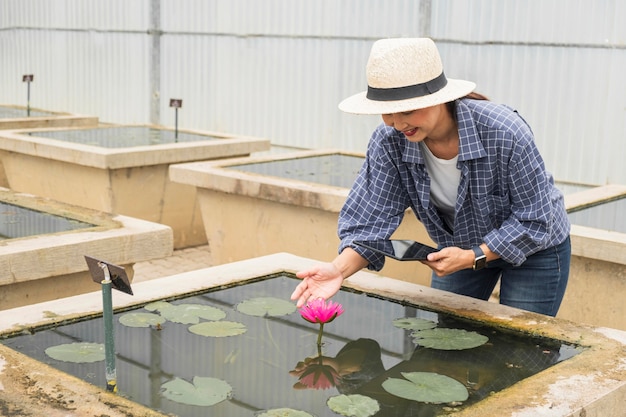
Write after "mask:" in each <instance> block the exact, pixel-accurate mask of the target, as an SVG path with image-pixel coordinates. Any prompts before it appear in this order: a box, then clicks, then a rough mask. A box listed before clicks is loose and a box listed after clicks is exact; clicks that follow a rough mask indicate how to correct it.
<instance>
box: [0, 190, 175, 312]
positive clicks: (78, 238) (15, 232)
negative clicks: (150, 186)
mask: <svg viewBox="0 0 626 417" xmlns="http://www.w3.org/2000/svg"><path fill="white" fill-rule="evenodd" d="M0 210H1V212H0V235H2V237H1V238H0V271H1V272H0V310H5V309H10V308H14V307H18V306H23V305H28V304H33V303H39V302H42V301H46V300H53V299H58V298H63V297H67V296H70V295H75V294H82V293H85V292H91V291H94V287H95V284H94V283H93V282H92V280H91V278H90V274H89V272H88V268H87V264H86V262H85V259H84V255H89V256H92V257H96V258H99V259H102V260H105V261H109V262H115V263H118V264H119V265H121V266H124V268H125V269H126V271H127V274H128V275H129V277H131V278H132V275H133V265H134V264H135V263H136V262H141V261H147V260H151V259H156V258H163V257H166V256H170V255H171V254H172V251H173V243H172V230H171V228H170V227H168V226H165V225H161V224H157V223H152V222H148V221H145V220H139V219H134V218H131V217H127V216H121V215H111V214H107V213H104V212H100V211H95V210H91V209H87V208H84V207H79V206H73V205H69V204H65V203H60V202H57V201H53V200H50V199H45V198H42V197H37V196H33V195H30V194H24V193H16V192H13V191H11V190H7V189H5V188H0Z"/></svg>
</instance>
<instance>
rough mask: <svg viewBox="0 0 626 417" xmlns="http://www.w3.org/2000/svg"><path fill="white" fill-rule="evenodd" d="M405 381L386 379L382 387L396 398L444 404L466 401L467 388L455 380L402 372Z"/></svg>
mask: <svg viewBox="0 0 626 417" xmlns="http://www.w3.org/2000/svg"><path fill="white" fill-rule="evenodd" d="M402 376H403V377H405V378H406V379H400V378H388V379H387V380H386V381H385V382H383V384H382V386H383V389H384V390H385V391H387V392H388V393H390V394H392V395H395V396H396V397H400V398H405V399H407V400H413V401H420V402H424V403H433V404H444V403H451V402H455V401H465V400H467V398H468V396H469V393H468V392H467V388H465V386H463V384H461V383H460V382H459V381H457V380H456V379H452V378H450V377H448V376H445V375H440V374H436V373H432V372H402Z"/></svg>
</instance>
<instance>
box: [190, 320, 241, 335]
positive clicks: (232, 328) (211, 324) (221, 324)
mask: <svg viewBox="0 0 626 417" xmlns="http://www.w3.org/2000/svg"><path fill="white" fill-rule="evenodd" d="M247 330H248V329H247V328H246V325H245V324H243V323H238V322H234V321H208V322H204V323H200V324H194V325H193V326H189V331H190V332H191V333H194V334H197V335H200V336H206V337H225V336H237V335H240V334H243V333H245V332H246V331H247Z"/></svg>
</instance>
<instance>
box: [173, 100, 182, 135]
mask: <svg viewBox="0 0 626 417" xmlns="http://www.w3.org/2000/svg"><path fill="white" fill-rule="evenodd" d="M170 107H173V108H174V109H175V112H176V113H175V116H174V117H175V119H174V120H175V121H174V140H175V142H178V109H180V108H181V107H183V101H182V100H181V99H179V98H171V99H170Z"/></svg>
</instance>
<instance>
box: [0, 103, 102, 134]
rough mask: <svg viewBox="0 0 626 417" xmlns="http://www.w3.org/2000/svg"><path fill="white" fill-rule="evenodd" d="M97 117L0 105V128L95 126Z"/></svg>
mask: <svg viewBox="0 0 626 417" xmlns="http://www.w3.org/2000/svg"><path fill="white" fill-rule="evenodd" d="M97 124H98V118H97V117H95V116H85V115H80V114H72V113H62V112H53V111H48V110H41V109H33V108H31V109H30V115H29V109H28V108H26V107H24V106H9V105H0V130H8V129H36V128H42V127H45V128H49V127H78V126H83V127H84V126H96V125H97Z"/></svg>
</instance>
